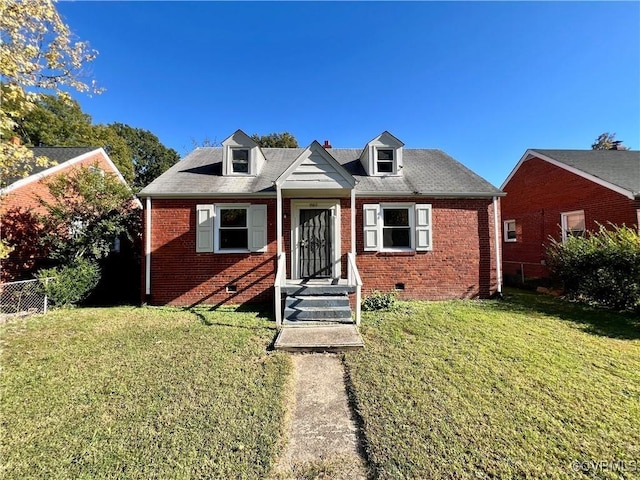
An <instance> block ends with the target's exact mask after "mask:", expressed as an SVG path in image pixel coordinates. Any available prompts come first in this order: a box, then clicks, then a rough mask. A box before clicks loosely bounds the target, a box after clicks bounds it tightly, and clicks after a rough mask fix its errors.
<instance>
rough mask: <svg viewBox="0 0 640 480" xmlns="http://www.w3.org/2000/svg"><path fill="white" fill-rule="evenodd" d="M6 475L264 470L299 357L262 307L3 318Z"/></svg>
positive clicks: (257, 473) (244, 473) (259, 473)
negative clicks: (285, 348) (292, 357)
mask: <svg viewBox="0 0 640 480" xmlns="http://www.w3.org/2000/svg"><path fill="white" fill-rule="evenodd" d="M0 329H1V330H0V332H1V341H2V350H3V353H2V377H1V380H0V382H1V383H0V385H1V388H2V392H1V399H0V414H1V422H2V423H1V433H0V435H1V436H2V437H1V438H2V442H1V446H0V458H2V465H1V466H0V477H2V478H7V479H22V478H46V479H49V478H65V479H66V478H68V479H80V478H144V479H147V478H262V477H264V476H265V475H266V474H267V473H268V472H269V471H270V468H271V466H272V463H273V461H274V459H275V457H276V454H277V453H278V452H279V449H280V448H281V447H282V445H280V444H279V442H282V438H283V431H282V419H283V416H284V410H285V406H284V396H285V384H286V382H287V378H288V376H289V374H290V370H291V363H290V361H289V359H288V357H287V356H286V355H282V354H279V353H273V352H268V351H267V347H268V346H269V343H270V342H271V341H272V340H273V337H274V334H275V327H274V324H273V322H271V321H269V320H265V319H261V318H258V316H257V315H256V314H255V313H238V312H224V311H218V312H209V311H205V310H202V311H196V312H188V311H183V310H178V309H152V308H143V309H140V308H109V309H78V310H60V311H56V312H52V313H51V314H49V315H47V316H38V317H33V318H31V319H28V320H18V321H14V322H12V323H9V324H7V325H4V326H2V327H0Z"/></svg>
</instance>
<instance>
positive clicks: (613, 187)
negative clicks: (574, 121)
mask: <svg viewBox="0 0 640 480" xmlns="http://www.w3.org/2000/svg"><path fill="white" fill-rule="evenodd" d="M533 157H535V158H539V159H540V160H544V161H545V162H548V163H550V164H551V165H555V166H556V167H558V168H562V169H564V170H566V171H568V172H571V173H573V174H574V175H577V176H579V177H582V178H584V179H586V180H589V181H591V182H593V183H595V184H598V185H600V186H602V187H605V188H608V189H609V190H613V191H614V192H616V193H619V194H620V195H624V196H625V197H627V198H629V199H631V200H634V199H635V198H636V196H635V194H634V192H632V191H629V190H627V189H626V188H622V187H619V186H618V185H615V184H613V183H611V182H607V181H606V180H603V179H602V178H599V177H596V176H594V175H591V174H589V173H587V172H585V171H583V170H580V169H578V168H575V167H572V166H571V165H567V164H566V163H562V162H559V161H558V160H555V159H553V158H551V157H549V156H547V155H543V154H542V153H539V152H537V151H535V150H531V149H529V150H527V151H526V152H525V154H524V155H523V156H522V158H521V159H520V161H519V162H518V164H517V165H516V166H515V168H514V169H513V170H512V171H511V173H510V174H509V176H508V177H507V179H506V180H505V181H504V183H503V184H502V185H501V186H500V190H504V187H505V186H506V185H507V183H509V180H511V178H512V177H513V175H514V174H515V173H516V172H517V171H518V169H519V168H520V166H521V165H522V164H523V163H524V162H526V161H527V160H531V158H533Z"/></svg>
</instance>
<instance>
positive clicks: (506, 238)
mask: <svg viewBox="0 0 640 480" xmlns="http://www.w3.org/2000/svg"><path fill="white" fill-rule="evenodd" d="M510 223H513V231H514V232H515V231H516V221H515V220H505V221H504V222H503V235H504V241H505V242H510V243H513V242H517V241H518V234H517V232H516V237H515V238H509V224H510Z"/></svg>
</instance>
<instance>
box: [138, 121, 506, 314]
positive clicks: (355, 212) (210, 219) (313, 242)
mask: <svg viewBox="0 0 640 480" xmlns="http://www.w3.org/2000/svg"><path fill="white" fill-rule="evenodd" d="M139 195H140V197H143V198H144V199H145V205H144V208H145V269H144V283H145V291H146V297H145V300H146V301H148V302H149V303H152V304H156V305H164V304H170V305H197V304H207V305H221V304H225V303H230V304H242V303H246V302H261V301H270V300H272V299H273V298H274V292H276V295H277V294H278V293H277V292H280V291H281V290H282V291H283V292H285V293H286V292H287V288H289V289H290V290H291V289H295V288H296V287H295V286H296V285H297V286H299V285H301V284H312V283H313V284H317V285H323V284H324V285H327V287H326V288H324V290H327V289H328V288H329V287H328V286H330V285H334V286H336V285H343V284H344V285H347V286H349V285H351V286H354V285H355V284H356V283H358V282H357V277H358V275H357V273H359V276H360V277H361V280H362V291H363V292H364V294H367V293H370V292H372V291H373V290H380V291H396V292H397V293H398V295H399V296H400V297H401V298H405V299H429V300H441V299H451V298H475V297H489V296H490V295H491V294H493V293H495V292H496V290H497V289H499V265H497V262H496V248H499V238H497V239H496V232H497V231H498V228H497V226H498V225H499V221H498V213H499V212H498V211H497V210H498V209H499V207H498V208H497V209H496V205H498V203H499V197H500V196H501V195H502V192H501V191H500V190H498V189H496V188H495V187H493V186H492V185H490V184H489V183H488V182H486V181H485V180H483V179H482V178H480V177H479V176H478V175H476V174H475V173H473V172H471V171H470V170H469V169H467V168H466V167H464V166H463V165H461V164H460V163H458V162H457V161H456V160H454V159H453V158H451V157H449V156H448V155H447V154H445V153H444V152H442V151H440V150H426V149H408V148H404V144H403V143H402V142H401V141H400V140H398V139H397V138H395V137H394V136H393V135H391V134H390V133H388V132H384V133H382V134H381V135H379V136H377V137H376V138H374V139H373V140H371V141H370V142H369V143H367V144H366V146H365V147H364V149H350V148H331V146H330V145H329V144H328V142H325V145H324V146H323V145H320V144H319V143H318V142H316V141H314V142H313V143H312V144H311V145H309V146H308V147H307V148H260V147H259V146H258V145H257V144H256V143H255V142H254V141H253V140H252V139H251V138H250V137H248V136H247V135H246V134H245V133H243V132H242V131H241V130H238V131H236V132H235V133H234V134H233V135H231V136H230V137H229V138H227V139H226V140H225V141H224V142H222V147H219V148H198V149H196V150H195V151H193V152H192V153H190V154H189V155H188V156H187V157H185V158H184V159H183V160H181V161H180V162H178V163H177V164H176V165H174V166H173V167H171V168H170V169H169V170H167V171H166V172H165V173H164V174H163V175H161V176H160V177H159V178H157V179H156V180H155V181H154V182H152V183H151V184H150V185H148V186H147V187H146V188H144V189H143V190H142V191H141V192H140V194H139ZM494 209H495V210H494ZM498 237H499V235H498ZM356 265H357V268H354V267H355V266H356ZM356 270H357V271H356ZM276 277H277V278H276ZM274 287H276V288H275V289H274ZM280 287H282V289H281V290H280ZM349 291H353V289H351V290H349ZM351 303H352V304H354V299H353V298H352V300H351ZM277 311H278V309H276V312H277Z"/></svg>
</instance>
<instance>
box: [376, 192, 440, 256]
mask: <svg viewBox="0 0 640 480" xmlns="http://www.w3.org/2000/svg"><path fill="white" fill-rule="evenodd" d="M363 209H364V210H363V228H364V250H365V251H378V252H403V251H416V250H417V251H422V250H431V249H432V245H431V205H427V204H414V203H375V204H367V205H364V206H363Z"/></svg>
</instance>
